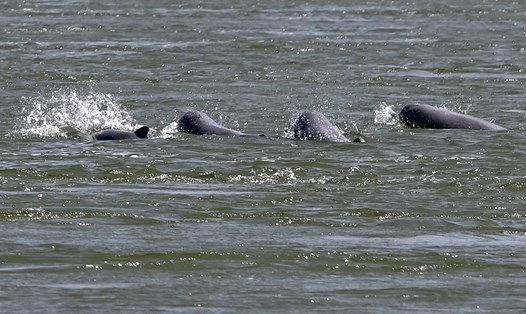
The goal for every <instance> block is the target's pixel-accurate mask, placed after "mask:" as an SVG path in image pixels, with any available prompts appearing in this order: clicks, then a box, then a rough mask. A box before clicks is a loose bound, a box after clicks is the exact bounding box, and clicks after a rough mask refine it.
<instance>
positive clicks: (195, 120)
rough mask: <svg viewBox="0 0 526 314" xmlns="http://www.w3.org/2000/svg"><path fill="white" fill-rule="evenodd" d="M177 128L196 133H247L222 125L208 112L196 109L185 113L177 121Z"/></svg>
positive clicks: (181, 130)
mask: <svg viewBox="0 0 526 314" xmlns="http://www.w3.org/2000/svg"><path fill="white" fill-rule="evenodd" d="M177 128H178V129H179V131H180V132H183V133H188V134H194V135H233V136H241V135H245V133H242V132H239V131H236V130H233V129H229V128H227V127H224V126H222V125H221V124H219V123H217V122H215V121H214V120H212V118H210V117H209V116H208V115H207V114H206V113H204V112H201V111H196V110H192V111H188V112H187V113H185V114H184V115H183V116H182V117H181V118H180V119H179V121H177Z"/></svg>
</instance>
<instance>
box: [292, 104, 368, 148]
mask: <svg viewBox="0 0 526 314" xmlns="http://www.w3.org/2000/svg"><path fill="white" fill-rule="evenodd" d="M292 131H293V132H294V138H295V139H297V140H318V141H327V142H342V143H345V142H351V140H349V139H348V138H347V137H345V136H344V135H343V133H342V131H340V129H338V128H337V127H336V126H335V125H334V124H332V123H331V122H330V121H329V119H327V117H325V116H324V115H323V114H322V113H321V112H319V111H304V112H303V113H301V114H300V115H299V116H298V118H297V119H296V121H295V122H294V124H293V125H292ZM353 142H363V139H362V138H361V137H357V138H356V139H354V140H353Z"/></svg>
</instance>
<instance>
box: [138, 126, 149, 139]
mask: <svg viewBox="0 0 526 314" xmlns="http://www.w3.org/2000/svg"><path fill="white" fill-rule="evenodd" d="M148 131H150V128H149V127H147V126H143V127H140V128H138V129H137V130H136V131H135V135H137V137H138V138H148Z"/></svg>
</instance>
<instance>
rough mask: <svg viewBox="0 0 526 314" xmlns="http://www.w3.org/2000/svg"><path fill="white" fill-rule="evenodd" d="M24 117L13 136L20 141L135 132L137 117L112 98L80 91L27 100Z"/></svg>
mask: <svg viewBox="0 0 526 314" xmlns="http://www.w3.org/2000/svg"><path fill="white" fill-rule="evenodd" d="M22 102H23V103H24V104H25V106H24V107H23V109H22V112H21V113H22V117H21V118H20V120H19V121H18V122H17V123H16V125H15V127H14V129H13V131H12V132H10V134H9V135H11V136H16V137H41V138H42V137H43V138H48V137H67V134H68V133H69V132H71V131H72V130H76V131H80V132H90V131H95V130H101V129H109V128H116V129H133V128H134V127H135V126H136V125H135V121H134V119H133V117H132V116H131V115H130V114H129V113H128V112H127V111H126V110H125V109H123V108H122V107H121V106H120V104H119V103H117V102H115V101H114V99H113V97H112V95H110V94H105V93H100V92H94V91H93V90H89V91H87V92H77V91H76V90H68V91H57V92H53V93H52V94H51V96H48V95H37V96H34V97H24V98H23V99H22Z"/></svg>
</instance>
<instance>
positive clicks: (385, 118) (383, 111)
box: [374, 103, 398, 125]
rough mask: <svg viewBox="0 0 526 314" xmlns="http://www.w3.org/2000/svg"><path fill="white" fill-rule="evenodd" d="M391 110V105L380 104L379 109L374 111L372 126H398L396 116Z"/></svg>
mask: <svg viewBox="0 0 526 314" xmlns="http://www.w3.org/2000/svg"><path fill="white" fill-rule="evenodd" d="M393 108H394V106H393V105H388V104H386V103H381V104H380V108H379V109H376V110H375V111H374V124H386V125H395V124H398V114H397V113H396V112H395V111H394V109H393Z"/></svg>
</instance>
